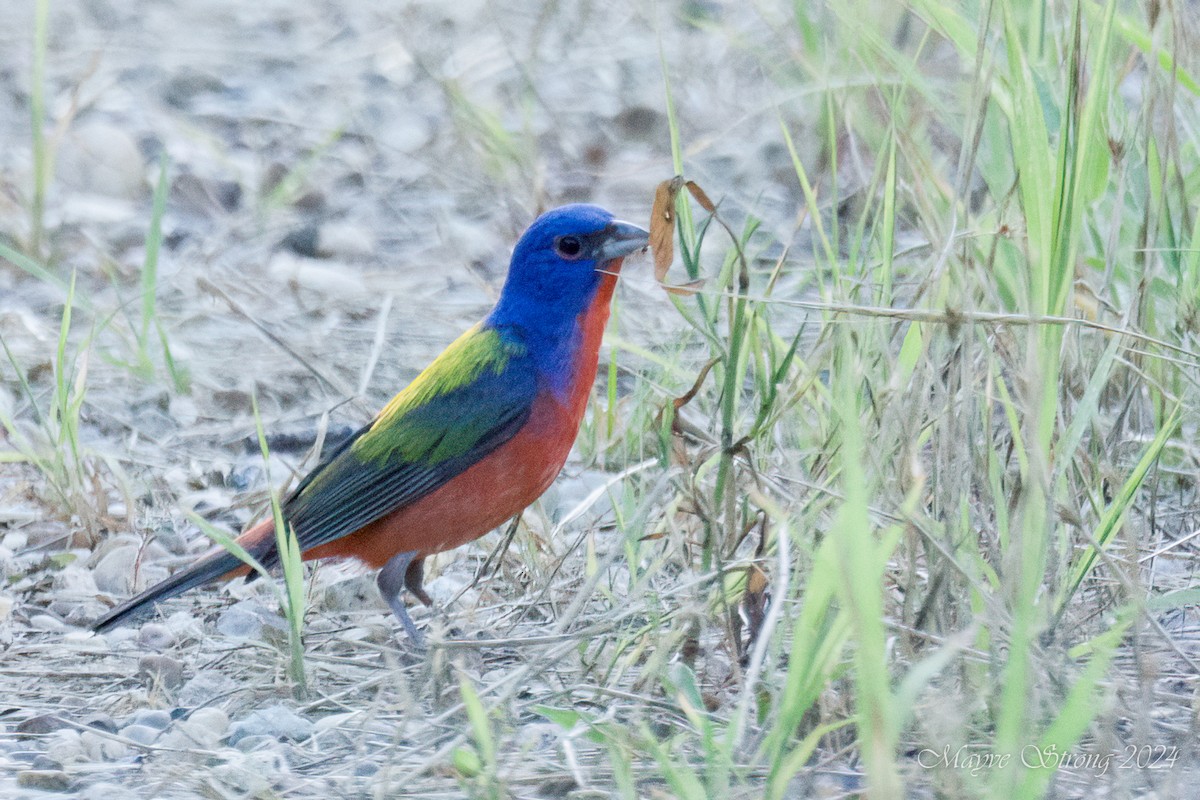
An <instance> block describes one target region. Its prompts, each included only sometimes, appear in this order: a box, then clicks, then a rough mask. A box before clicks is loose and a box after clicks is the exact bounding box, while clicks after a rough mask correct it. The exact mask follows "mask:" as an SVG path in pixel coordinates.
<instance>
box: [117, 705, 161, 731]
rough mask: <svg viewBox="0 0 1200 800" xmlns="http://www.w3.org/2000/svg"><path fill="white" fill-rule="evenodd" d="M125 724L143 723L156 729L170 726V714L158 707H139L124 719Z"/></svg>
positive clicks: (159, 729)
mask: <svg viewBox="0 0 1200 800" xmlns="http://www.w3.org/2000/svg"><path fill="white" fill-rule="evenodd" d="M125 725H126V726H127V727H128V726H129V725H145V726H146V727H148V728H154V729H155V730H158V731H165V730H166V729H167V728H169V727H171V715H170V714H169V713H168V712H166V711H163V710H162V709H159V708H139V709H138V710H137V711H135V712H133V713H132V714H130V715H129V716H128V717H127V718H126V719H125Z"/></svg>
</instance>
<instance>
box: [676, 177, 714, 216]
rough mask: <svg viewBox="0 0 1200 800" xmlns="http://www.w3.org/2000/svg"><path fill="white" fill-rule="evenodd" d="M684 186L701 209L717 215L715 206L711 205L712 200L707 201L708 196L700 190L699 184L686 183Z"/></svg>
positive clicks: (693, 182)
mask: <svg viewBox="0 0 1200 800" xmlns="http://www.w3.org/2000/svg"><path fill="white" fill-rule="evenodd" d="M684 185H685V186H687V190H688V191H689V192H691V193H692V197H693V198H695V200H696V202H697V203H699V204H700V207H701V208H703V209H704V210H705V211H707V212H708V213H710V214H715V213H717V206H716V204H715V203H713V201H712V200H709V199H708V195H707V194H705V193H704V190H703V189H701V188H700V184H698V183H696V182H695V181H688V182H687V183H686V184H684Z"/></svg>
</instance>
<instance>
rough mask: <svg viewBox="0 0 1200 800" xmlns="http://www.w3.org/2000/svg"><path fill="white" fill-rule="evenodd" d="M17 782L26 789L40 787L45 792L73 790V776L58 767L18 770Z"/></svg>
mask: <svg viewBox="0 0 1200 800" xmlns="http://www.w3.org/2000/svg"><path fill="white" fill-rule="evenodd" d="M17 783H18V784H19V785H21V786H24V787H25V788H26V789H39V790H41V791H43V792H68V791H70V790H71V776H69V775H67V773H65V772H63V771H62V770H57V769H27V770H25V771H24V772H18V773H17Z"/></svg>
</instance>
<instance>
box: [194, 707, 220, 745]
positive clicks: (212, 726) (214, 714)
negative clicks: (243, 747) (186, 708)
mask: <svg viewBox="0 0 1200 800" xmlns="http://www.w3.org/2000/svg"><path fill="white" fill-rule="evenodd" d="M187 721H188V722H190V723H191V724H192V725H194V726H196V727H197V728H200V729H203V730H206V731H208V732H209V734H211V735H212V736H214V737H215V738H216V739H220V738H221V737H222V736H224V735H225V732H226V731H227V730H229V715H228V714H226V713H225V712H224V711H222V710H221V709H219V708H212V707H208V708H198V709H196V710H195V711H193V712H192V715H191V716H190V717H188V719H187Z"/></svg>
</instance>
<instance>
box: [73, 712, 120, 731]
mask: <svg viewBox="0 0 1200 800" xmlns="http://www.w3.org/2000/svg"><path fill="white" fill-rule="evenodd" d="M79 724H80V725H86V726H88V727H89V728H95V729H96V730H100V731H106V732H107V733H116V732H117V722H116V720H114V719H113V718H112V717H110V716H109V715H108V714H105V713H103V712H99V711H97V712H95V713H92V714H85V715H84V716H82V717H80V718H79Z"/></svg>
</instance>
